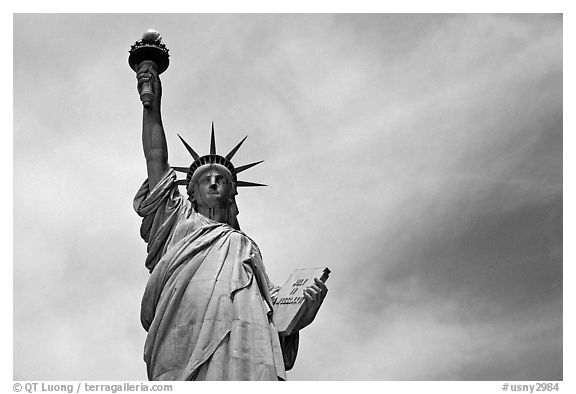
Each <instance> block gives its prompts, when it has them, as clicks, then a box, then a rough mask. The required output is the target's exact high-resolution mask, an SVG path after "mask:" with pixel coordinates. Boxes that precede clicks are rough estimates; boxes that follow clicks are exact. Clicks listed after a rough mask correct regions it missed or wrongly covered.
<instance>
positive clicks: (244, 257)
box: [134, 169, 298, 380]
mask: <svg viewBox="0 0 576 394" xmlns="http://www.w3.org/2000/svg"><path fill="white" fill-rule="evenodd" d="M175 182H176V174H175V173H174V170H172V169H171V170H170V171H168V172H167V173H166V174H165V175H164V177H163V178H162V179H161V180H160V181H159V182H158V184H157V185H156V186H155V187H154V188H153V190H149V186H148V181H145V182H144V183H143V184H142V186H141V188H140V190H139V191H138V193H137V194H136V197H135V198H134V209H135V210H136V212H137V213H138V214H139V215H140V216H142V217H143V220H142V226H141V228H140V234H141V236H142V238H143V239H144V240H145V241H146V242H147V243H148V255H147V258H146V262H145V265H146V267H147V268H148V269H149V270H150V272H151V275H150V278H149V280H148V284H147V285H146V290H145V291H144V295H143V297H142V306H141V313H140V319H141V322H142V326H143V327H144V329H146V330H147V331H148V335H147V338H146V344H145V347H144V360H145V361H146V365H147V371H148V378H149V379H150V380H285V379H286V373H285V370H286V369H290V368H291V367H292V365H293V363H294V360H295V358H296V353H297V349H298V334H297V333H296V334H294V335H292V336H289V337H283V338H279V336H278V332H277V331H276V329H275V327H274V323H273V307H272V299H273V296H275V293H276V292H277V289H278V288H277V287H274V286H273V285H272V284H271V283H270V280H269V279H268V276H267V275H266V271H265V269H264V264H263V262H262V257H261V254H260V251H259V249H258V246H257V245H256V243H254V242H253V241H252V240H251V239H250V238H249V237H247V236H246V235H245V234H244V233H242V232H241V231H238V230H235V229H233V228H232V227H230V226H228V225H227V224H223V223H218V222H214V221H212V220H210V219H208V218H206V217H205V216H203V215H201V214H199V213H197V212H196V211H195V210H194V208H193V207H192V205H191V203H190V201H188V200H187V199H185V198H183V197H182V196H181V195H180V193H179V191H178V186H177V185H176V183H175ZM283 350H284V351H283Z"/></svg>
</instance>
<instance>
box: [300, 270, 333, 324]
mask: <svg viewBox="0 0 576 394" xmlns="http://www.w3.org/2000/svg"><path fill="white" fill-rule="evenodd" d="M327 293H328V288H327V287H326V285H325V284H324V282H322V281H320V280H319V279H318V278H315V279H314V284H313V285H312V286H309V287H307V288H306V289H305V290H304V297H305V298H306V301H305V302H304V305H305V308H306V309H305V310H304V314H303V315H302V318H300V321H299V322H298V324H297V325H296V331H298V330H301V329H303V328H304V327H306V326H307V325H309V324H310V323H312V321H313V320H314V318H315V317H316V314H317V313H318V311H319V310H320V306H322V302H324V298H325V297H326V294H327Z"/></svg>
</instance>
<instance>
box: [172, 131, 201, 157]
mask: <svg viewBox="0 0 576 394" xmlns="http://www.w3.org/2000/svg"><path fill="white" fill-rule="evenodd" d="M177 135H178V137H179V138H180V141H182V143H183V144H184V146H185V147H186V149H187V150H188V153H190V155H192V157H193V158H194V160H198V159H199V158H200V156H199V155H198V153H196V152H195V151H194V149H192V147H191V146H190V145H188V143H187V142H186V141H184V138H182V136H180V134H177Z"/></svg>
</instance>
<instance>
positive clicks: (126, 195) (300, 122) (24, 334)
mask: <svg viewBox="0 0 576 394" xmlns="http://www.w3.org/2000/svg"><path fill="white" fill-rule="evenodd" d="M151 27H154V28H157V29H158V30H160V32H161V33H162V35H163V38H164V42H165V43H166V45H167V46H168V48H170V54H171V57H170V59H171V64H170V67H169V68H168V70H167V71H166V72H165V73H164V74H162V76H161V78H162V83H163V89H164V93H163V101H162V105H163V120H164V127H165V130H166V134H167V139H168V145H169V154H170V159H169V161H170V164H172V165H175V166H188V165H189V164H190V157H189V155H188V153H187V152H186V150H185V148H184V147H183V146H182V144H181V143H180V142H179V140H178V138H177V135H176V133H180V134H181V135H182V136H183V137H184V138H185V139H186V140H187V141H188V142H189V143H190V144H191V145H192V146H193V147H194V148H195V149H196V151H197V152H198V153H200V154H206V153H208V150H209V141H210V139H209V138H210V134H209V132H210V125H211V122H212V121H213V122H214V124H215V131H216V142H217V147H218V149H219V152H220V153H226V152H228V151H229V150H230V149H231V148H232V147H233V146H234V145H235V144H236V143H237V142H238V141H239V140H240V139H242V138H243V137H244V136H245V135H248V136H249V137H248V139H247V140H246V142H245V143H244V145H243V147H242V148H241V150H240V151H239V152H238V153H237V154H236V156H235V159H234V164H235V165H242V164H247V163H250V162H252V161H256V160H265V162H264V163H263V164H261V165H259V166H257V167H254V168H253V169H250V170H248V171H246V172H244V173H242V177H241V179H243V180H247V181H253V182H259V183H265V184H267V185H269V186H268V187H267V188H254V189H247V188H244V189H240V194H239V196H238V199H237V201H238V206H239V209H240V216H239V221H240V225H241V227H242V230H243V231H244V232H245V233H246V234H248V235H249V236H250V237H251V238H253V239H254V240H255V241H256V242H257V243H258V245H259V247H260V249H261V251H262V254H263V257H264V263H265V265H266V268H267V270H268V274H269V276H270V277H271V279H272V280H273V281H274V282H276V283H279V284H282V283H283V282H284V281H285V280H286V279H287V277H288V275H289V274H290V272H291V271H292V270H294V269H296V268H304V267H319V266H327V267H329V268H330V269H331V270H332V274H331V276H330V279H329V280H328V282H327V284H328V287H329V289H330V291H329V294H328V297H327V299H326V301H325V303H324V305H323V307H322V310H321V311H320V313H319V315H318V317H317V319H316V321H315V322H314V323H313V325H312V326H310V327H308V328H306V329H305V330H304V331H302V333H301V339H300V350H299V355H298V359H297V361H296V366H295V367H294V369H293V370H292V371H291V372H289V373H288V378H289V379H292V380H559V379H562V376H563V371H562V138H563V137H562V17H561V16H560V15H537V14H532V15H502V14H500V15H481V14H475V15H441V14H433V15H418V14H410V15H399V14H396V15H376V14H372V15H346V14H341V15H320V14H318V15H306V14H295V15H288V14H283V15H273V14H268V15H248V14H242V15H225V14H218V15H210V14H203V15H189V14H188V15H186V14H180V15H176V14H174V15H170V14H164V15H155V14H142V15H135V14H133V15H130V14H123V15H114V14H106V15H104V14H102V15H95V14H92V15H79V14H76V15H74V14H67V15H58V14H54V15H32V14H29V15H24V14H20V15H16V16H15V17H14V43H13V44H14V379H15V380H40V379H44V380H83V379H86V380H102V379H106V380H144V379H146V368H145V364H144V362H143V360H142V352H143V346H144V340H145V331H144V329H143V328H142V327H141V326H140V322H139V311H140V298H141V295H142V293H143V291H144V287H145V285H146V281H147V278H148V272H147V269H146V268H145V267H144V259H145V255H146V245H145V243H144V241H143V240H142V239H141V238H140V236H139V226H140V218H139V217H138V216H137V215H136V214H135V212H134V211H133V209H132V199H133V196H134V194H135V192H136V191H137V190H138V188H139V186H140V185H141V183H142V182H143V180H144V179H145V177H146V167H145V161H144V157H143V153H142V147H141V136H140V132H141V117H142V114H141V112H142V109H141V104H140V101H139V99H138V94H137V92H136V79H135V73H134V72H133V71H132V70H131V69H130V68H129V66H128V62H127V58H128V49H129V48H130V45H131V44H133V43H134V42H135V41H136V40H137V39H139V38H140V36H141V34H142V32H143V31H145V30H146V29H148V28H151Z"/></svg>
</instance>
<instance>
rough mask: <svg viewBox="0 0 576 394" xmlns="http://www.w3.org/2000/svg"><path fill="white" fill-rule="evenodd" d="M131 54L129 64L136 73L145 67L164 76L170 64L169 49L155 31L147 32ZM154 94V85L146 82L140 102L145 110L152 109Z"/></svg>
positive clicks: (131, 50)
mask: <svg viewBox="0 0 576 394" xmlns="http://www.w3.org/2000/svg"><path fill="white" fill-rule="evenodd" d="M129 52H130V56H129V57H128V64H130V67H131V68H132V70H134V71H135V72H136V73H138V71H139V70H140V69H141V68H142V67H143V66H145V67H149V68H152V69H154V70H155V71H156V72H157V73H158V74H162V73H163V72H164V71H166V69H167V68H168V65H169V64H170V60H169V58H168V57H169V56H170V55H168V48H166V45H164V43H163V42H162V36H161V35H160V33H158V31H157V30H154V29H150V30H148V31H146V32H145V33H144V35H143V36H142V39H141V40H139V41H136V43H135V44H134V45H132V47H131V48H130V51H129ZM154 93H155V92H154V91H153V89H152V85H151V84H150V83H149V82H144V84H143V85H142V90H141V93H140V101H142V105H144V107H145V108H148V107H150V103H151V102H152V98H153V97H154Z"/></svg>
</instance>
